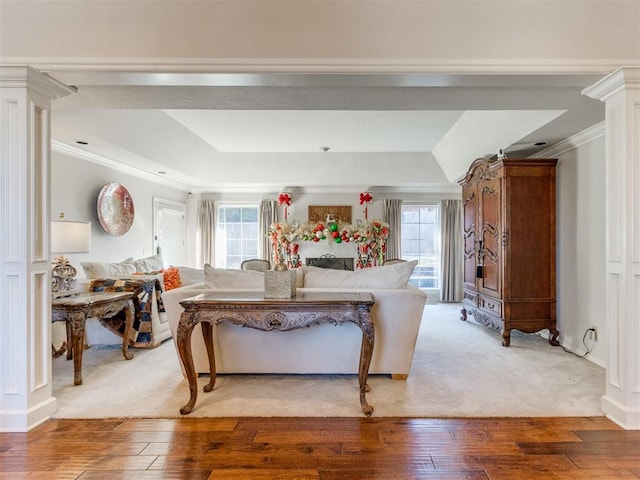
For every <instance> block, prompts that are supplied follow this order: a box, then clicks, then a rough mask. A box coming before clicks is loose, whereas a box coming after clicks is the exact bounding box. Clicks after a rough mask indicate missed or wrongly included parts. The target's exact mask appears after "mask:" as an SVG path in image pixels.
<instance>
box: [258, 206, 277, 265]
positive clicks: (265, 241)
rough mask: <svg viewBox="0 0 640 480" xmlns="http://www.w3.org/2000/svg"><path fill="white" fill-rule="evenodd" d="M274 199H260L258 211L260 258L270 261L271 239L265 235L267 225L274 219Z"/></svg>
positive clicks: (267, 228)
mask: <svg viewBox="0 0 640 480" xmlns="http://www.w3.org/2000/svg"><path fill="white" fill-rule="evenodd" d="M276 213H277V212H276V201H275V200H262V202H260V208H259V211H258V222H259V225H258V229H259V232H260V239H261V241H260V252H259V254H260V258H262V259H263V260H268V261H269V262H271V255H272V252H271V250H272V246H271V239H270V238H268V237H267V233H268V232H269V226H270V225H271V224H272V223H274V222H275V221H276Z"/></svg>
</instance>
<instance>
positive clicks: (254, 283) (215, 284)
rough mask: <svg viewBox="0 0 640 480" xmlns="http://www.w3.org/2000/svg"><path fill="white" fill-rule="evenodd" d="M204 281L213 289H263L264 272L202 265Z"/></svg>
mask: <svg viewBox="0 0 640 480" xmlns="http://www.w3.org/2000/svg"><path fill="white" fill-rule="evenodd" d="M204 283H205V285H206V286H207V288H213V289H228V288H239V289H245V290H246V289H254V288H259V289H264V272H256V271H254V270H234V269H227V268H214V267H212V266H211V265H209V264H206V265H205V266H204Z"/></svg>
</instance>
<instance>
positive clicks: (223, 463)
mask: <svg viewBox="0 0 640 480" xmlns="http://www.w3.org/2000/svg"><path fill="white" fill-rule="evenodd" d="M245 478H250V479H256V480H263V479H264V480H266V479H269V480H271V479H286V480H291V479H318V480H335V479H343V478H348V479H349V480H357V479H405V480H406V479H447V480H455V479H467V480H475V479H514V480H515V479H518V480H528V479H536V480H537V479H570V480H577V479H580V480H582V479H585V480H586V479H589V480H594V479H610V480H613V479H615V480H625V479H636V480H637V479H638V478H640V431H624V430H622V429H621V428H619V427H618V426H616V425H615V424H614V423H612V422H610V421H609V420H607V419H606V418H604V417H590V418H576V417H570V418H482V419H420V418H277V417H274V418H179V419H101V420H50V421H48V422H46V423H44V424H43V425H41V426H39V427H37V428H36V429H34V430H32V431H31V432H29V433H0V479H12V480H13V479H48V480H49V479H53V480H62V479H64V480H71V479H80V480H103V479H109V480H112V479H116V480H118V479H132V480H133V479H135V480H149V479H154V480H156V479H193V480H205V479H216V480H232V479H233V480H237V479H245Z"/></svg>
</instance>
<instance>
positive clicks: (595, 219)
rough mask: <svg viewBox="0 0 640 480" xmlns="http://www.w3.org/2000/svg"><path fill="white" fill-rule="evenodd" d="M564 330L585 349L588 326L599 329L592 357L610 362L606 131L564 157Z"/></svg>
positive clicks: (560, 190)
mask: <svg viewBox="0 0 640 480" xmlns="http://www.w3.org/2000/svg"><path fill="white" fill-rule="evenodd" d="M558 160H559V161H558V169H557V227H558V232H557V233H558V237H557V238H558V241H557V247H558V251H557V285H558V290H557V294H558V304H557V309H558V310H557V315H558V329H559V330H560V340H561V342H562V344H563V345H564V346H565V347H567V348H568V349H570V350H572V351H573V352H575V353H578V354H584V353H585V351H586V349H585V346H584V345H583V343H582V339H583V336H584V333H585V331H586V330H587V329H588V328H590V327H591V326H595V327H597V329H598V340H597V341H596V342H591V341H590V340H589V338H588V337H587V340H586V342H587V345H589V346H590V347H591V346H593V350H592V352H591V354H590V355H589V357H588V358H589V359H590V360H591V361H593V362H595V363H597V364H598V365H601V366H606V358H607V331H606V321H605V315H606V312H605V232H604V230H605V205H604V190H605V139H604V135H601V136H599V137H597V138H595V139H592V140H591V141H589V142H587V143H585V144H582V145H580V146H578V147H576V148H573V149H571V150H569V151H567V152H566V153H564V154H561V155H559V156H558Z"/></svg>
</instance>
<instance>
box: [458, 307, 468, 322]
mask: <svg viewBox="0 0 640 480" xmlns="http://www.w3.org/2000/svg"><path fill="white" fill-rule="evenodd" d="M460 320H462V321H463V322H466V321H467V309H466V308H463V309H462V310H460Z"/></svg>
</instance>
